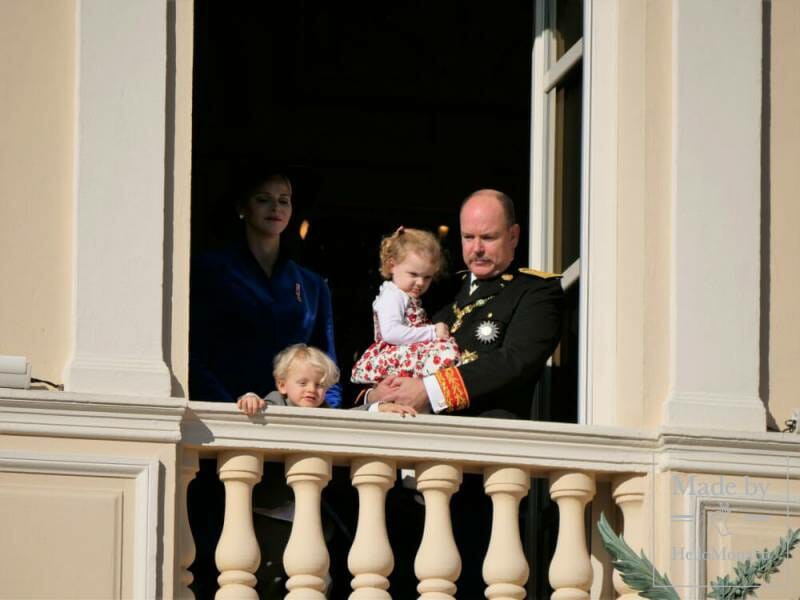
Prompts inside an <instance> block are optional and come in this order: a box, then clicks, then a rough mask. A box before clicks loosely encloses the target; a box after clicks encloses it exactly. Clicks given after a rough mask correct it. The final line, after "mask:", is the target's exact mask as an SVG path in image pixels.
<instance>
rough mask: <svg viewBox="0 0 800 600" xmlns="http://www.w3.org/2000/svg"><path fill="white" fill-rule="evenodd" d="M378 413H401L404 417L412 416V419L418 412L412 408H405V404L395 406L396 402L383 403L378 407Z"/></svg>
mask: <svg viewBox="0 0 800 600" xmlns="http://www.w3.org/2000/svg"><path fill="white" fill-rule="evenodd" d="M378 412H392V413H399V414H401V415H403V416H404V417H405V416H406V415H411V416H412V417H416V416H417V411H416V410H414V408H413V407H411V406H404V405H403V404H395V403H394V402H381V403H380V404H379V405H378Z"/></svg>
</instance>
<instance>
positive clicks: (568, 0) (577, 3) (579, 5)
mask: <svg viewBox="0 0 800 600" xmlns="http://www.w3.org/2000/svg"><path fill="white" fill-rule="evenodd" d="M554 4H555V11H554V12H555V19H554V20H555V27H554V30H555V31H554V38H555V46H556V48H555V50H556V60H558V59H559V58H561V57H562V56H563V55H564V53H565V52H566V51H567V50H569V49H570V48H572V46H573V44H574V43H575V42H577V41H578V40H579V39H581V37H583V0H555V2H554Z"/></svg>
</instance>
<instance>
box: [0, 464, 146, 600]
mask: <svg viewBox="0 0 800 600" xmlns="http://www.w3.org/2000/svg"><path fill="white" fill-rule="evenodd" d="M0 471H2V472H7V473H36V474H42V475H77V476H84V477H118V478H121V479H132V480H134V486H135V492H134V493H135V500H134V505H133V513H134V517H133V521H134V534H133V535H134V543H133V546H134V550H133V571H134V572H133V598H134V599H135V600H149V599H150V598H156V597H157V596H158V595H159V594H158V593H157V588H156V575H157V573H158V568H159V565H158V562H157V549H158V539H157V537H156V534H157V527H158V523H159V521H160V518H161V517H160V510H161V509H160V504H159V497H160V493H159V485H158V461H157V460H155V459H153V460H147V459H137V458H131V457H127V456H125V457H123V456H89V455H67V454H45V453H38V452H21V451H0Z"/></svg>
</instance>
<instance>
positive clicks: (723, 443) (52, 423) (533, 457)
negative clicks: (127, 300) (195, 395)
mask: <svg viewBox="0 0 800 600" xmlns="http://www.w3.org/2000/svg"><path fill="white" fill-rule="evenodd" d="M0 434H12V435H14V434H15V435H38V436H54V437H72V438H76V437H80V438H91V439H117V440H131V441H153V442H169V443H182V444H183V445H185V446H188V447H192V448H196V449H198V450H199V451H200V452H201V454H204V453H205V454H208V455H212V454H216V453H217V452H218V451H219V450H222V449H242V448H248V449H252V450H259V451H262V452H263V453H264V454H265V456H267V457H268V458H269V457H274V458H275V460H280V459H281V457H282V456H285V455H288V454H291V453H297V452H313V453H318V454H323V455H327V456H330V457H332V458H333V460H334V462H339V461H341V462H342V463H344V462H347V460H349V459H351V458H353V457H358V456H372V457H381V458H392V459H393V460H395V461H397V463H398V465H399V466H403V465H404V464H408V465H411V464H414V463H416V462H419V461H420V460H441V461H454V462H459V463H461V464H462V465H464V468H465V469H466V470H467V471H470V470H480V469H481V468H482V467H483V466H486V465H492V464H495V465H515V466H518V467H524V468H527V469H529V470H530V471H531V472H532V473H534V474H535V473H537V472H539V473H545V472H548V471H553V470H558V469H569V470H571V469H581V470H586V471H592V472H595V473H597V474H598V475H600V476H602V474H603V473H608V474H610V473H616V472H628V473H646V472H651V471H653V470H656V471H662V470H667V469H672V470H691V471H693V472H727V473H736V472H742V473H748V474H752V475H756V474H760V475H764V476H769V475H778V476H783V475H785V474H786V472H787V468H789V469H790V470H792V471H794V469H796V468H797V464H796V463H797V462H798V461H797V459H796V457H797V456H798V455H800V435H796V434H792V433H776V432H764V433H753V432H744V431H741V432H739V431H737V432H733V431H726V430H715V429H711V428H705V429H700V428H695V429H689V428H674V427H673V428H660V429H658V430H646V429H634V428H623V427H606V426H595V425H576V424H569V423H547V422H536V421H514V420H502V419H480V418H474V417H455V416H437V415H420V416H418V417H415V418H405V419H403V418H401V417H399V416H397V415H386V414H365V413H361V412H360V411H338V410H330V409H307V408H302V409H297V408H284V407H270V408H269V409H267V411H266V412H265V413H264V414H263V415H262V416H259V417H257V418H253V419H250V418H248V417H246V416H245V415H243V414H242V413H240V412H239V411H238V410H237V409H236V407H235V406H233V405H230V404H226V403H216V402H189V401H186V400H179V399H173V398H150V397H133V396H121V395H120V396H113V395H99V394H77V393H68V392H51V391H43V390H11V389H2V390H0ZM791 457H794V460H791ZM345 458H346V460H345Z"/></svg>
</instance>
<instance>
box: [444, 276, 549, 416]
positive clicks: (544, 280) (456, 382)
mask: <svg viewBox="0 0 800 600" xmlns="http://www.w3.org/2000/svg"><path fill="white" fill-rule="evenodd" d="M532 273H538V272H535V271H531V270H529V269H520V270H509V271H507V272H506V273H503V274H502V275H499V276H497V277H495V278H493V279H487V280H481V281H479V282H478V287H477V289H475V290H474V291H473V293H472V294H470V293H469V290H470V276H469V274H467V275H466V276H465V277H464V284H463V286H462V287H461V290H460V291H459V292H458V294H457V296H456V299H455V302H454V303H453V304H450V305H448V306H445V307H444V308H442V310H440V311H439V312H437V313H436V314H435V315H434V318H433V321H434V322H440V321H441V322H444V323H447V324H448V325H449V326H450V330H451V332H452V334H453V336H454V337H455V338H456V341H457V342H458V345H459V347H460V348H461V352H462V364H461V366H459V367H457V368H454V369H444V370H443V371H440V374H437V381H438V382H439V384H440V386H441V387H442V391H443V392H444V394H445V400H446V401H447V402H448V404H449V405H450V406H451V407H453V408H454V410H455V411H456V414H458V415H480V416H487V417H488V416H491V417H511V418H514V417H516V418H522V419H529V418H530V416H531V402H532V399H533V392H534V387H535V384H536V381H537V380H538V379H539V375H540V374H541V372H542V368H543V367H544V365H545V363H546V362H547V359H548V358H549V357H550V355H551V354H552V353H553V351H554V350H555V348H556V346H557V345H558V342H559V339H560V337H561V317H562V311H563V309H562V307H563V298H564V294H563V291H562V289H561V281H560V279H559V278H558V277H555V276H549V274H539V275H534V274H532ZM455 369H457V371H458V372H457V373H456V372H455ZM464 395H465V396H466V403H464V402H463V399H464V398H463V397H462V396H464ZM465 404H466V406H465Z"/></svg>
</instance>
